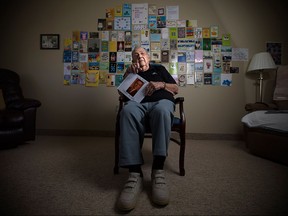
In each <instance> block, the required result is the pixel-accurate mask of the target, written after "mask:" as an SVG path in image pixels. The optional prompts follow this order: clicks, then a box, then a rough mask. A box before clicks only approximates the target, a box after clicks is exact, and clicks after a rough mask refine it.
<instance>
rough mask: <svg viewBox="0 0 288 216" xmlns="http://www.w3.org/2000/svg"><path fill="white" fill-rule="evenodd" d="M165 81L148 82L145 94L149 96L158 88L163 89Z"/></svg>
mask: <svg viewBox="0 0 288 216" xmlns="http://www.w3.org/2000/svg"><path fill="white" fill-rule="evenodd" d="M164 88H165V83H164V82H152V81H151V82H149V84H148V85H147V87H146V90H145V95H148V96H151V95H152V94H153V93H154V92H155V91H157V90H159V89H164Z"/></svg>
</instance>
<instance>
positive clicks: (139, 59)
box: [132, 48, 150, 68]
mask: <svg viewBox="0 0 288 216" xmlns="http://www.w3.org/2000/svg"><path fill="white" fill-rule="evenodd" d="M132 60H133V63H139V66H140V67H141V68H142V67H145V66H148V65H149V62H150V57H149V55H148V53H147V52H146V50H145V49H144V48H138V49H136V50H135V51H134V52H133V55H132Z"/></svg>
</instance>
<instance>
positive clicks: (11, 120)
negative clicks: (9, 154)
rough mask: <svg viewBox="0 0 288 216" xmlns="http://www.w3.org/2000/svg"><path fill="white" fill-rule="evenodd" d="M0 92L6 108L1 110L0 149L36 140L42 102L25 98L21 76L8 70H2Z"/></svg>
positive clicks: (0, 70)
mask: <svg viewBox="0 0 288 216" xmlns="http://www.w3.org/2000/svg"><path fill="white" fill-rule="evenodd" d="M0 90H1V91H2V95H3V101H4V108H3V109H2V110H0V148H2V149H3V148H9V147H16V146H17V145H18V144H21V143H24V142H26V141H30V140H35V130H36V111H37V108H38V107H40V106H41V103H40V101H38V100H35V99H30V98H24V96H23V93H22V89H21V86H20V77H19V75H18V74H17V73H15V72H14V71H11V70H8V69H0Z"/></svg>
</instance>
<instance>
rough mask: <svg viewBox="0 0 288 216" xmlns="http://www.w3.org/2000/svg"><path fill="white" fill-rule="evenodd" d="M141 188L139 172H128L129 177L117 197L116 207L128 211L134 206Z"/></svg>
mask: <svg viewBox="0 0 288 216" xmlns="http://www.w3.org/2000/svg"><path fill="white" fill-rule="evenodd" d="M142 190H143V178H142V177H141V176H140V173H133V172H132V173H130V175H129V178H128V180H127V182H126V184H125V186H124V188H123V190H122V192H121V194H120V196H119V198H118V202H117V208H118V209H119V210H121V211H130V210H132V209H134V208H135V206H136V203H137V200H138V197H139V194H140V193H141V191H142Z"/></svg>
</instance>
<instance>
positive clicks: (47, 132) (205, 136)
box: [36, 129, 243, 140]
mask: <svg viewBox="0 0 288 216" xmlns="http://www.w3.org/2000/svg"><path fill="white" fill-rule="evenodd" d="M36 134H37V135H43V136H99V137H114V136H115V132H114V131H97V130H59V129H37V130H36ZM172 136H173V137H174V136H177V135H176V134H174V133H172ZM186 139H193V140H243V135H242V134H212V133H186Z"/></svg>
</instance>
